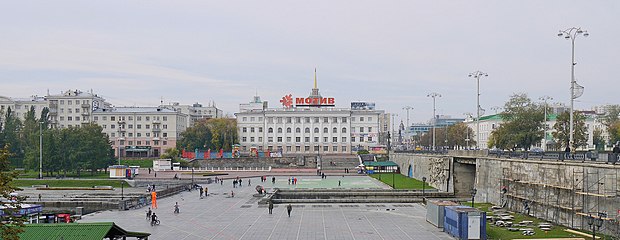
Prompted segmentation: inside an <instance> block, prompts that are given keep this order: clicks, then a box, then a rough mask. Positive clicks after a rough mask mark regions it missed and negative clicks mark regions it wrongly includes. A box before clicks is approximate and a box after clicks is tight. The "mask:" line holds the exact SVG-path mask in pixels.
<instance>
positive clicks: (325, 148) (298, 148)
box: [242, 146, 347, 152]
mask: <svg viewBox="0 0 620 240" xmlns="http://www.w3.org/2000/svg"><path fill="white" fill-rule="evenodd" d="M242 149H243V151H247V150H248V149H247V146H243V147H242ZM267 149H268V150H269V151H274V147H273V146H267ZM275 149H277V150H278V151H283V148H282V146H277V148H275ZM319 149H321V148H320V147H319V146H314V148H313V151H314V152H318V151H319ZM340 150H341V151H342V152H346V151H347V146H340ZM258 151H263V146H258ZM286 151H287V152H292V151H293V146H286ZM309 151H310V146H304V152H309ZM295 152H301V146H295ZM323 152H330V147H329V146H323ZM331 152H338V146H332V147H331Z"/></svg>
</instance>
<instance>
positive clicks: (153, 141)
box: [92, 107, 188, 157]
mask: <svg viewBox="0 0 620 240" xmlns="http://www.w3.org/2000/svg"><path fill="white" fill-rule="evenodd" d="M187 118H188V116H187V114H183V113H180V112H177V111H174V110H170V109H165V108H160V107H116V108H109V109H107V108H102V109H97V110H95V111H93V114H92V119H93V121H94V122H95V123H97V124H98V125H100V126H101V127H102V128H103V132H104V133H105V134H107V135H108V136H109V138H110V142H111V143H112V147H113V148H114V150H115V155H116V156H117V157H118V156H119V154H120V157H158V156H160V155H161V154H162V153H163V152H165V151H166V150H167V149H169V148H174V147H176V143H177V140H178V139H179V137H180V135H181V133H182V132H183V131H185V129H186V128H187Z"/></svg>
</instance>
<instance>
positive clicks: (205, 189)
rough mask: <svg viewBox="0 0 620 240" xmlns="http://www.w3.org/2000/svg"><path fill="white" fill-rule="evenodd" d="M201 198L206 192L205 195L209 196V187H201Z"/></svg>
mask: <svg viewBox="0 0 620 240" xmlns="http://www.w3.org/2000/svg"><path fill="white" fill-rule="evenodd" d="M199 190H200V199H202V194H203V193H204V196H205V197H206V196H209V188H208V187H204V188H203V187H200V189H199Z"/></svg>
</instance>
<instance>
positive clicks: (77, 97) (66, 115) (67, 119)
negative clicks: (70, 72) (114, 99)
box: [45, 90, 111, 128]
mask: <svg viewBox="0 0 620 240" xmlns="http://www.w3.org/2000/svg"><path fill="white" fill-rule="evenodd" d="M45 99H46V100H47V104H48V107H49V120H50V124H51V127H53V128H67V127H79V126H81V125H82V124H86V123H91V122H93V118H92V114H93V111H95V110H98V109H110V108H111V105H110V104H109V103H107V102H106V101H105V99H103V98H102V97H100V96H98V95H97V94H94V93H92V92H90V93H88V92H82V91H79V90H68V91H65V92H63V93H62V94H58V95H49V94H48V95H47V96H46V97H45Z"/></svg>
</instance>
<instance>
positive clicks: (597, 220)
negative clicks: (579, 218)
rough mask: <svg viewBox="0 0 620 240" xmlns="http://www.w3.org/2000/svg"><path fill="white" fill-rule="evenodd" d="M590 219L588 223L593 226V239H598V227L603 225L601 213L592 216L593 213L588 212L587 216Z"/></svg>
mask: <svg viewBox="0 0 620 240" xmlns="http://www.w3.org/2000/svg"><path fill="white" fill-rule="evenodd" d="M586 218H587V219H588V225H589V226H590V227H591V228H592V239H596V229H599V228H601V226H603V219H602V217H601V214H599V216H598V217H594V216H592V214H588V216H587V217H586Z"/></svg>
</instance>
